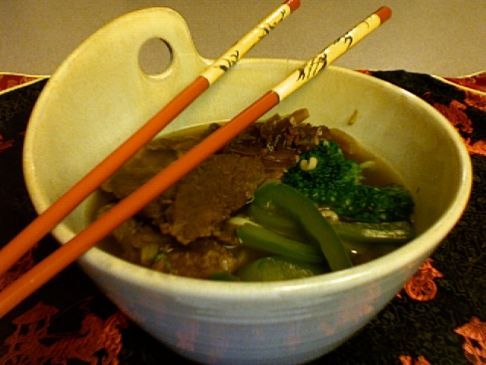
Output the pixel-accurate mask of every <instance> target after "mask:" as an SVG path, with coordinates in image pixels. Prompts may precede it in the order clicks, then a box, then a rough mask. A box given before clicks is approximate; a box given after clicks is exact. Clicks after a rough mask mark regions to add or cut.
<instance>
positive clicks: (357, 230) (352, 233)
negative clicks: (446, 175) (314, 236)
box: [248, 204, 414, 244]
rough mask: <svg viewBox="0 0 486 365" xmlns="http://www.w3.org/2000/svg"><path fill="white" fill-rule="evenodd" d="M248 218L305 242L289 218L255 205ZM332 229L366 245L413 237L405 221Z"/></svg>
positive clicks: (346, 224) (344, 224)
mask: <svg viewBox="0 0 486 365" xmlns="http://www.w3.org/2000/svg"><path fill="white" fill-rule="evenodd" d="M248 214H249V215H250V218H251V219H252V220H254V221H255V222H257V223H259V224H261V225H262V226H264V227H267V228H269V229H271V230H273V231H275V232H278V233H280V234H282V235H284V236H286V237H289V238H291V239H294V240H297V241H303V240H305V234H304V233H303V232H302V229H301V227H300V226H299V224H298V222H296V221H294V220H292V219H291V218H289V217H285V216H282V215H277V214H275V213H274V212H271V211H268V210H266V209H263V208H260V207H258V206H256V205H255V204H252V205H251V206H250V209H249V210H248ZM332 227H333V228H334V230H335V231H336V233H337V234H338V236H339V237H340V238H341V239H343V240H347V241H354V242H366V243H397V244H398V243H405V242H408V241H410V240H411V239H412V238H413V237H414V231H413V227H412V225H411V224H410V223H409V222H407V221H399V222H383V223H365V222H342V221H340V222H336V223H332Z"/></svg>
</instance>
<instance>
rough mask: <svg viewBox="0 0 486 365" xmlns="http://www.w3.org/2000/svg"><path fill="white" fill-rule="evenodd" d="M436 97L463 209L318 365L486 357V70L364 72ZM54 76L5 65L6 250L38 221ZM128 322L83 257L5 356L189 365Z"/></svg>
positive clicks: (16, 325)
mask: <svg viewBox="0 0 486 365" xmlns="http://www.w3.org/2000/svg"><path fill="white" fill-rule="evenodd" d="M362 72H366V73H368V74H371V75H373V76H375V77H378V78H381V79H384V80H387V81H389V82H391V83H393V84H396V85H398V86H401V87H403V88H405V89H407V90H409V91H411V92H412V93H414V94H416V95H417V96H419V97H421V98H423V99H424V100H425V101H427V102H428V103H430V104H431V105H433V106H434V107H435V108H436V109H438V110H439V111H440V112H441V113H443V114H444V115H445V116H446V117H447V118H448V119H449V121H450V122H451V123H452V124H453V125H454V126H455V127H456V129H457V130H458V131H459V133H460V134H461V136H462V137H463V139H464V143H465V144H466V146H467V148H468V150H469V152H470V155H471V160H472V163H473V169H474V180H473V192H472V196H471V199H470V202H469V204H468V208H467V210H466V211H465V214H464V216H463V217H462V219H461V220H460V222H459V223H458V224H457V226H456V227H455V228H454V230H453V231H452V232H451V233H450V234H449V235H448V237H447V238H446V239H445V240H444V242H443V243H442V244H441V246H440V247H439V249H438V250H437V251H436V252H435V253H434V254H433V255H432V257H430V258H429V259H427V260H426V261H425V262H424V263H423V265H422V266H421V268H420V269H419V270H418V272H417V273H416V274H415V276H414V277H413V278H412V279H411V280H410V281H409V282H408V283H407V284H406V285H405V286H404V288H403V290H402V291H401V292H400V293H399V294H398V295H397V296H396V298H395V299H394V300H393V301H392V302H391V303H389V304H388V305H387V306H386V307H385V309H384V310H383V311H381V312H380V313H379V314H378V316H377V317H376V318H374V319H373V320H372V321H371V322H370V323H369V324H368V325H367V326H366V327H365V328H363V329H362V330H361V331H360V332H359V333H357V334H356V335H355V336H354V337H352V338H351V339H350V340H349V341H347V342H346V343H345V344H344V345H342V346H341V347H339V348H338V349H337V350H335V351H333V352H332V353H329V354H327V355H325V356H324V357H322V358H321V359H318V360H316V361H314V362H313V363H315V364H320V363H323V364H340V365H341V364H353V365H354V364H402V365H404V364H410V365H411V364H416V365H418V364H421V365H423V364H433V365H436V364H451V365H457V364H477V365H478V364H486V233H485V231H486V229H485V228H486V194H485V193H486V73H484V72H483V73H478V74H475V75H471V76H468V77H460V78H441V77H435V76H432V75H426V74H418V73H413V72H407V71H362ZM47 80H48V78H47V77H38V76H28V75H19V74H7V73H0V246H1V245H3V244H5V243H6V242H8V241H9V239H10V238H12V237H13V236H15V234H16V233H18V232H19V231H20V230H21V229H22V228H23V227H24V226H26V225H27V224H28V223H29V222H30V221H32V219H33V218H34V217H35V211H34V209H33V207H32V205H31V202H30V200H29V197H28V195H27V192H26V189H25V185H24V180H23V175H22V168H21V167H22V166H21V155H22V143H23V137H24V132H25V128H26V125H27V122H28V118H29V115H30V113H31V110H32V108H33V105H34V104H35V101H36V99H37V97H38V95H39V93H40V92H41V90H42V88H43V87H44V85H45V83H46V82H47ZM56 247H57V244H56V242H55V241H54V239H53V238H52V237H50V236H49V237H47V238H45V239H44V240H42V241H41V242H40V243H39V244H38V246H37V247H36V248H35V249H33V250H32V251H31V252H29V253H28V254H26V255H25V257H24V258H23V259H22V260H21V261H19V262H18V263H17V265H16V266H15V267H14V268H13V269H12V270H10V271H9V272H8V273H7V274H6V275H4V276H3V277H0V290H1V289H2V288H4V287H5V286H6V285H7V284H8V283H9V282H11V281H12V280H15V278H17V277H18V276H19V275H20V274H21V273H22V272H24V271H25V270H26V269H27V268H29V267H31V266H32V265H33V264H34V263H35V262H37V261H38V260H40V258H42V257H45V256H46V255H47V254H49V253H50V252H52V251H53V250H54V249H55V248H56ZM186 363H189V362H188V361H187V360H185V359H183V358H181V357H179V356H178V355H176V354H174V353H173V352H171V351H170V350H169V349H167V348H166V347H164V345H162V344H160V343H159V342H157V341H156V340H155V339H153V338H152V337H151V336H150V335H148V334H147V333H145V332H144V331H143V330H142V329H140V328H139V327H138V326H137V325H135V324H134V323H132V322H131V321H130V320H129V319H127V318H126V317H125V316H124V315H123V314H122V313H121V312H120V311H119V310H118V309H117V308H116V307H115V306H114V305H113V304H112V303H111V302H110V301H109V300H108V299H106V298H105V297H104V295H103V294H101V292H100V291H99V290H98V289H97V287H96V286H95V285H94V284H93V283H92V282H91V280H90V279H89V278H88V277H87V276H86V275H85V274H84V273H83V272H82V271H81V270H80V269H79V268H78V266H77V265H72V266H70V267H69V268H68V269H66V270H65V271H63V272H62V273H61V274H60V275H58V276H57V277H56V278H54V279H53V280H52V281H51V282H50V283H48V284H47V285H46V286H44V287H43V288H42V289H40V290H39V291H38V292H37V293H35V294H34V295H32V296H31V297H30V298H28V299H27V300H26V301H24V302H23V303H22V304H21V305H20V306H18V307H17V308H16V309H15V310H13V311H12V312H10V313H9V314H8V315H7V316H6V317H5V318H3V319H0V364H10V365H14V364H26V365H27V364H29V365H30V364H34V365H36V364H154V365H155V364H157V365H159V364H186Z"/></svg>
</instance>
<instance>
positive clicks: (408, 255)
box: [23, 58, 472, 302]
mask: <svg viewBox="0 0 486 365" xmlns="http://www.w3.org/2000/svg"><path fill="white" fill-rule="evenodd" d="M255 62H256V63H259V62H284V63H287V64H288V63H289V62H290V63H302V62H303V61H301V60H294V59H273V58H253V59H251V58H248V59H244V60H242V61H241V66H240V67H244V66H246V65H248V64H251V63H255ZM328 69H329V70H331V69H332V70H333V72H338V73H339V72H341V73H347V74H352V76H353V77H358V78H365V79H366V82H371V83H375V84H378V85H379V86H381V87H384V88H386V89H388V90H391V92H393V93H397V92H398V93H401V94H403V95H405V97H406V98H407V100H408V101H409V102H412V103H414V104H416V105H417V106H418V107H420V108H422V109H425V110H426V111H427V112H428V113H429V114H430V115H431V120H432V119H433V120H434V123H439V124H440V126H441V128H442V129H443V130H444V131H445V132H446V133H447V135H448V137H449V138H450V139H451V141H452V142H453V144H454V147H455V151H456V153H457V157H458V160H459V163H460V167H461V176H460V181H461V183H460V184H459V185H458V187H457V189H456V191H455V193H454V196H455V199H454V200H453V201H452V202H451V204H450V205H449V206H448V207H447V208H446V210H445V212H444V213H443V214H442V215H441V216H440V217H439V219H438V220H437V221H436V222H435V223H434V224H433V225H432V226H430V227H429V228H428V229H427V230H426V231H424V232H423V233H422V234H420V235H419V236H418V237H416V238H415V239H414V240H412V241H410V242H408V243H407V244H405V245H403V246H402V247H400V248H397V249H396V250H393V251H392V252H390V253H388V254H386V255H384V256H382V257H379V258H377V259H374V260H372V261H370V262H367V263H365V264H361V265H357V266H355V267H352V268H350V269H346V270H341V271H338V272H333V273H326V274H322V275H317V276H313V277H309V278H303V279H293V280H285V281H275V282H221V281H211V280H207V279H195V278H188V277H182V276H176V275H172V274H166V273H161V272H157V271H155V270H151V269H148V268H145V267H142V266H139V265H136V264H132V263H130V262H128V261H125V260H123V259H121V258H118V257H116V256H114V255H112V254H110V253H107V252H105V251H103V250H101V249H100V248H97V247H93V248H91V249H90V250H88V251H87V252H86V253H85V254H84V255H83V256H81V257H80V258H79V259H78V261H79V262H80V264H81V266H83V267H86V269H88V271H90V267H91V268H92V269H95V270H96V271H97V272H103V273H104V274H106V275H109V276H112V277H117V278H118V279H119V280H121V281H123V282H126V283H130V284H132V285H136V286H141V287H150V288H151V290H154V291H156V292H158V293H165V294H172V295H177V296H188V297H193V298H199V299H203V298H213V299H218V300H219V301H223V302H224V301H225V300H227V301H237V302H254V301H255V296H258V298H259V301H265V300H273V299H275V298H282V297H285V296H288V295H291V296H293V295H295V293H296V292H299V293H300V294H301V295H306V294H307V295H312V294H314V295H319V296H323V295H328V294H332V293H335V292H338V291H339V292H343V291H346V290H351V289H353V288H356V287H357V286H361V285H363V284H365V283H369V282H372V281H374V280H377V279H378V278H380V277H383V276H386V275H389V274H391V273H392V272H395V271H397V270H401V269H408V270H410V269H413V270H415V269H416V268H417V267H416V266H417V263H416V262H417V259H422V260H423V259H425V258H426V257H427V256H428V255H430V254H431V253H432V252H433V250H434V249H435V248H436V247H437V246H438V245H439V244H440V241H441V240H442V239H443V238H444V237H445V236H446V235H447V233H448V232H449V231H450V230H451V229H452V228H453V226H454V225H455V224H456V223H457V221H458V220H459V218H460V217H461V215H462V213H463V211H464V209H465V208H466V206H467V202H468V199H469V196H470V192H471V186H472V167H471V161H470V157H469V154H468V152H467V150H466V147H465V146H464V143H463V141H462V139H461V137H460V135H459V133H458V132H457V130H456V129H455V128H454V127H453V126H452V125H451V124H450V122H449V121H448V120H447V119H446V118H445V117H444V116H443V115H442V114H441V113H440V112H439V111H437V110H436V109H435V108H433V107H432V106H431V105H429V104H428V103H426V102H425V101H424V100H422V99H420V98H419V97H418V96H416V95H414V94H413V93H411V92H409V91H407V90H405V89H402V88H400V87H398V86H396V85H394V84H392V83H390V82H387V81H384V80H381V79H378V78H376V77H373V76H370V75H367V74H365V73H362V72H359V71H355V70H350V69H346V68H342V67H339V66H329V67H328ZM46 88H47V90H49V83H48V85H46ZM47 90H46V91H47ZM44 94H45V95H46V94H47V92H46V93H44ZM45 95H44V96H45ZM41 97H42V95H41ZM41 99H42V100H45V97H44V98H41ZM39 109H41V107H40V106H38V105H36V107H35V108H34V112H33V113H32V117H31V119H32V118H33V117H34V116H35V115H37V114H38V112H40V110H39ZM30 125H31V123H29V126H30ZM32 140H33V133H29V131H27V133H26V139H25V147H24V156H23V159H24V174H25V180H26V185H27V189H28V192H29V195H30V198H31V200H32V202H33V203H34V207H35V209H36V210H37V212H41V211H43V210H44V209H46V208H47V207H46V206H45V205H46V202H45V201H44V200H43V198H42V197H41V196H40V195H39V188H38V187H36V180H35V178H34V177H33V176H32V175H33V174H31V169H30V167H31V166H30V165H29V153H30V154H32ZM67 233H70V234H71V235H72V234H73V232H72V231H71V230H69V229H67V228H66V227H65V226H64V225H63V224H60V225H59V226H58V227H56V229H55V230H54V231H53V234H54V236H55V237H56V239H57V240H58V241H60V242H62V241H63V240H64V239H65V237H66V234H67ZM411 266H413V267H412V268H411ZM232 288H237V290H230V289H232ZM316 289H318V290H316Z"/></svg>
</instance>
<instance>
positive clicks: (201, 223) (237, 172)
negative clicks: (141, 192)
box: [161, 153, 266, 244]
mask: <svg viewBox="0 0 486 365" xmlns="http://www.w3.org/2000/svg"><path fill="white" fill-rule="evenodd" d="M265 177H266V176H265V169H264V166H263V163H262V161H261V159H260V158H259V157H255V156H251V157H250V156H240V155H236V154H224V153H223V154H217V155H213V156H212V157H211V158H209V159H208V160H206V161H205V162H204V163H202V164H201V165H200V166H199V167H198V168H197V169H196V170H194V171H193V172H192V173H190V174H189V175H188V176H187V177H185V178H184V179H183V180H182V181H180V182H179V184H178V185H177V188H176V193H175V197H174V202H173V205H172V207H171V209H170V211H169V214H168V223H163V224H162V225H161V230H162V232H164V233H169V234H171V235H173V236H174V237H175V238H176V239H177V240H178V241H179V242H180V243H182V244H188V243H190V242H192V241H194V240H196V239H197V238H200V237H209V236H211V235H212V234H213V233H214V232H215V230H216V229H217V227H218V226H219V225H220V224H221V223H222V222H224V221H225V220H226V219H228V218H229V217H230V216H231V214H232V213H234V212H235V211H237V210H238V209H240V208H241V207H243V206H244V205H245V204H246V203H247V202H248V201H249V200H250V199H251V198H252V196H253V194H254V192H255V190H256V189H257V188H258V186H259V185H260V184H261V183H262V182H263V181H264V180H265Z"/></svg>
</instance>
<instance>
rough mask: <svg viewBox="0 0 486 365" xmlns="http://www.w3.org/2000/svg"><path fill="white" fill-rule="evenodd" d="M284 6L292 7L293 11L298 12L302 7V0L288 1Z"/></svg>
mask: <svg viewBox="0 0 486 365" xmlns="http://www.w3.org/2000/svg"><path fill="white" fill-rule="evenodd" d="M284 4H287V5H288V6H289V7H290V10H291V11H294V10H297V9H298V8H299V6H300V0H286V1H285V2H284Z"/></svg>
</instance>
